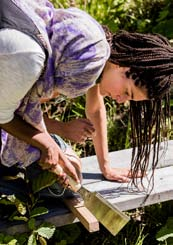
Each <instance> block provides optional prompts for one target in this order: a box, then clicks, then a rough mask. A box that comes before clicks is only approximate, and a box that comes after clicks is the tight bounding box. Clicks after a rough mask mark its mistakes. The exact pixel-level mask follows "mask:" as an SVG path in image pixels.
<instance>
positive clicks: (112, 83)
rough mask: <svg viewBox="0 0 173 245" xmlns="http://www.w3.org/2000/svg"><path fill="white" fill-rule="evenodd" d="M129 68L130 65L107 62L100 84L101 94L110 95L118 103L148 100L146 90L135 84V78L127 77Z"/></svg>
mask: <svg viewBox="0 0 173 245" xmlns="http://www.w3.org/2000/svg"><path fill="white" fill-rule="evenodd" d="M128 70H129V68H128V67H120V66H118V65H115V64H113V63H110V62H107V63H106V66H105V68H104V71H103V74H102V78H101V82H100V84H99V86H100V93H101V95H103V96H109V97H111V98H112V99H114V100H116V101H117V103H124V102H126V101H128V100H135V101H140V100H147V99H148V98H147V93H146V90H145V89H144V88H140V87H137V86H135V84H134V80H133V79H131V78H127V77H126V72H127V71H128Z"/></svg>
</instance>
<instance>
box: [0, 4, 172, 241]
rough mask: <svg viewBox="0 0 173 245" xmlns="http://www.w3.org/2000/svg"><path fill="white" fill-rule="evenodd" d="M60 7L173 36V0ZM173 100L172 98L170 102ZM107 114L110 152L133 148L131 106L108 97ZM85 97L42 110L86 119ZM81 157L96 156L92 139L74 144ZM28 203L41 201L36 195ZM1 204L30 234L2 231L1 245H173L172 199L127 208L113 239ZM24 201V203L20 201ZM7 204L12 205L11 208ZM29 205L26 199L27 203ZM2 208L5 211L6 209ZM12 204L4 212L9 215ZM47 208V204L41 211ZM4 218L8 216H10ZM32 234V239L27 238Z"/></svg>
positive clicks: (112, 25)
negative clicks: (43, 222) (41, 222)
mask: <svg viewBox="0 0 173 245" xmlns="http://www.w3.org/2000/svg"><path fill="white" fill-rule="evenodd" d="M51 1H52V3H53V4H54V6H55V7H57V8H67V7H70V6H75V7H78V8H81V9H83V10H85V11H87V12H88V13H89V14H91V15H92V16H93V17H94V18H95V19H96V20H98V21H99V22H100V23H101V24H104V25H107V26H108V27H109V28H110V30H112V31H113V32H116V31H118V30H120V29H125V30H128V31H137V32H142V33H148V32H150V33H155V32H156V33H160V34H163V35H164V36H166V37H167V38H169V39H173V28H172V26H173V1H172V0H171V1H169V0H152V1H151V0H76V1H74V0H71V1H70V0H69V1H68V0H51ZM171 104H172V102H171ZM105 105H106V108H107V118H108V139H109V150H110V151H115V150H120V149H124V148H128V147H130V124H129V119H128V110H129V107H128V104H123V105H118V104H116V102H115V101H113V100H111V99H110V98H105ZM84 108H85V96H82V97H79V98H76V99H73V100H66V101H62V102H61V103H59V104H58V107H57V105H56V104H55V102H54V101H52V102H50V103H46V104H44V106H43V110H44V111H45V112H46V113H47V114H48V116H50V117H52V118H56V119H58V120H63V121H68V120H71V119H73V118H76V117H85V109H84ZM73 148H74V149H75V150H76V151H77V153H78V154H79V155H80V156H82V157H83V156H88V155H93V154H95V153H94V148H93V145H92V143H91V142H90V141H87V142H86V144H85V145H73ZM31 199H32V201H31V200H30V203H32V205H31V204H30V207H31V206H32V207H33V206H34V204H35V203H36V201H37V200H35V199H34V198H33V197H32V198H31ZM0 204H1V208H2V205H4V204H5V205H7V207H9V206H10V205H11V204H14V206H15V207H16V208H17V211H18V213H20V215H18V216H16V211H15V215H14V213H13V215H11V216H10V219H11V220H12V219H13V220H14V219H18V220H23V221H26V222H28V227H29V229H30V230H31V233H30V234H29V235H28V234H22V235H21V234H20V235H16V236H8V235H6V234H5V233H3V234H2V233H0V244H1V245H2V244H9V245H13V244H14V245H15V244H19V245H22V244H28V245H35V244H41V245H42V244H50V245H51V244H52V245H67V244H75V245H85V244H87V245H88V244H89V245H97V244H98V245H108V244H110V245H162V244H167V245H173V203H172V202H165V203H160V204H156V205H152V206H150V207H145V208H140V209H137V210H132V211H131V212H128V215H130V216H131V221H130V222H129V223H128V224H127V225H126V226H125V227H124V228H123V229H122V231H121V232H120V233H119V234H118V235H117V236H116V237H113V236H112V235H111V234H110V233H109V232H107V230H105V229H104V228H103V227H101V230H100V231H99V232H96V233H93V234H90V233H88V231H86V230H85V228H83V226H82V225H81V224H73V225H68V226H64V227H61V228H56V229H55V227H52V226H51V225H48V226H46V227H44V230H43V227H41V228H37V227H36V225H35V219H34V217H35V216H36V212H34V211H35V210H34V211H33V210H32V211H31V212H29V215H30V217H29V218H27V217H25V214H26V211H25V205H24V203H23V202H21V201H19V200H17V199H15V198H14V197H8V198H7V197H5V198H4V197H0ZM19 204H20V205H19ZM8 205H9V206H8ZM27 208H28V203H27ZM2 210H3V209H1V211H0V215H1V213H3V211H2ZM9 211H10V209H9V208H8V209H7V210H6V212H7V213H8V212H9ZM44 212H46V210H45V209H44V208H42V209H39V210H38V209H37V213H39V214H43V213H44ZM6 216H9V215H7V214H6ZM28 237H29V238H28Z"/></svg>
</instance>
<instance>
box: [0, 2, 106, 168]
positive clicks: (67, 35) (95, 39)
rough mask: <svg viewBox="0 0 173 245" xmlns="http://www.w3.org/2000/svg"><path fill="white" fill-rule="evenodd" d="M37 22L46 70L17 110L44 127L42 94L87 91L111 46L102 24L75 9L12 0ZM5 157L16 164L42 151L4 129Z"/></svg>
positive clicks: (72, 94) (35, 157)
mask: <svg viewBox="0 0 173 245" xmlns="http://www.w3.org/2000/svg"><path fill="white" fill-rule="evenodd" d="M12 1H13V2H14V3H15V4H16V5H17V6H18V7H19V8H21V9H22V10H23V11H24V12H25V13H26V15H28V16H29V17H30V18H31V19H32V21H33V22H34V23H35V25H36V26H37V28H38V29H39V31H40V32H41V34H42V37H43V39H44V42H46V46H47V49H48V53H49V55H48V58H47V62H46V67H45V71H44V74H43V75H42V76H41V77H40V79H39V80H38V81H36V83H35V85H34V86H33V87H32V89H31V90H30V91H29V92H28V93H27V95H26V96H25V97H24V98H23V100H22V101H21V103H20V106H19V108H18V109H17V110H16V114H18V115H20V116H21V117H22V118H23V119H24V120H26V121H27V122H28V123H30V124H31V125H33V126H34V125H38V124H40V125H42V127H43V128H44V129H45V125H44V121H43V116H42V110H41V105H40V102H39V99H40V98H41V97H42V96H43V97H48V98H49V97H50V96H51V94H52V92H53V91H56V90H57V91H58V92H59V93H60V94H62V95H64V96H67V97H69V98H74V97H77V96H80V95H83V94H85V93H86V91H87V90H88V89H89V88H90V87H92V86H93V85H94V84H95V81H96V79H97V78H98V77H99V75H100V74H101V72H102V70H103V68H104V65H105V62H106V61H107V59H108V58H109V55H110V48H109V45H108V43H107V41H106V38H105V34H104V32H103V30H102V28H101V26H100V25H99V24H98V23H97V22H96V21H95V20H94V19H93V18H92V17H91V16H90V15H88V14H87V13H85V12H84V11H82V10H79V9H77V8H69V9H55V8H54V7H53V5H52V4H51V3H50V2H49V1H46V0H37V1H36V0H25V1H23V0H12ZM1 138H2V149H1V161H2V163H3V164H4V165H7V166H12V165H13V164H16V163H20V164H22V165H25V166H27V165H29V164H31V163H32V162H34V161H36V160H38V159H39V157H40V151H39V150H38V149H36V148H34V147H32V146H30V145H28V144H26V143H25V142H22V141H21V140H18V139H17V138H15V137H13V136H11V135H8V134H7V133H6V132H5V131H2V135H1Z"/></svg>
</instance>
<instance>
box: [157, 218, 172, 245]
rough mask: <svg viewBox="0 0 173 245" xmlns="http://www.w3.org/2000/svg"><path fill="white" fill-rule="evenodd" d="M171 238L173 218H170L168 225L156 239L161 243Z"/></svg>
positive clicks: (160, 231) (159, 232) (158, 233)
mask: <svg viewBox="0 0 173 245" xmlns="http://www.w3.org/2000/svg"><path fill="white" fill-rule="evenodd" d="M171 237H172V238H173V217H169V218H168V220H167V222H166V224H165V225H164V226H163V227H162V228H161V229H160V230H159V231H158V232H157V234H156V239H157V240H158V241H161V242H163V241H166V240H168V239H169V238H171ZM167 244H168V243H167Z"/></svg>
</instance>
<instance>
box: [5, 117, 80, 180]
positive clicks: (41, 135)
mask: <svg viewBox="0 0 173 245" xmlns="http://www.w3.org/2000/svg"><path fill="white" fill-rule="evenodd" d="M0 127H1V128H2V129H4V130H5V131H7V132H8V133H10V134H11V135H13V136H14V137H16V138H19V139H21V140H23V141H25V142H26V143H28V144H31V145H32V146H35V147H37V148H38V149H40V151H41V158H40V160H39V162H40V165H41V166H42V168H43V169H50V170H51V169H53V168H54V166H55V165H56V164H60V165H61V166H62V168H63V169H64V171H65V173H67V174H68V175H70V176H71V177H72V178H74V179H75V180H76V181H77V182H79V178H78V175H77V173H76V170H75V168H74V166H73V165H72V164H71V163H70V161H69V160H68V159H67V158H66V157H65V156H64V154H63V152H62V151H61V149H60V148H59V146H58V145H57V144H56V143H55V142H54V140H53V139H52V138H51V136H50V135H49V134H48V132H46V131H45V132H43V130H42V131H41V130H39V129H36V128H34V127H33V126H31V125H30V124H28V123H27V122H25V121H24V120H23V119H22V118H21V117H19V116H17V115H15V116H14V118H13V120H11V121H10V122H8V123H5V124H0Z"/></svg>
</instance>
